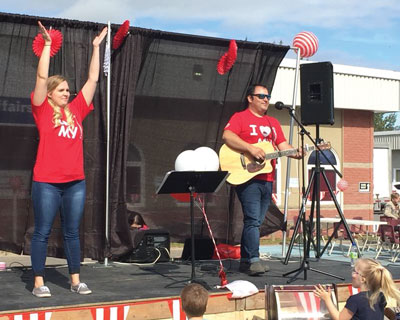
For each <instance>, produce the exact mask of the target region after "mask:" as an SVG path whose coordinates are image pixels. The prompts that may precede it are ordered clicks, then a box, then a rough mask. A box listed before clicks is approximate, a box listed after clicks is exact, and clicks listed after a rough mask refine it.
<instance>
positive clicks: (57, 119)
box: [47, 75, 74, 128]
mask: <svg viewBox="0 0 400 320" xmlns="http://www.w3.org/2000/svg"><path fill="white" fill-rule="evenodd" d="M64 81H67V79H66V78H65V77H63V76H61V75H54V76H51V77H49V78H48V79H47V93H49V92H52V91H54V90H55V89H56V88H57V87H58V85H59V84H60V83H61V82H64ZM48 102H49V104H50V106H51V107H52V108H53V120H52V121H53V123H54V128H57V127H59V126H60V125H61V119H62V113H61V107H59V106H57V105H56V104H55V103H54V102H53V100H51V98H48ZM64 112H65V116H66V118H67V123H68V125H69V126H71V127H72V128H73V127H74V115H73V114H72V112H71V110H69V107H68V105H66V106H65V107H64Z"/></svg>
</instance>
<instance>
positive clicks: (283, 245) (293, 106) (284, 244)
mask: <svg viewBox="0 0 400 320" xmlns="http://www.w3.org/2000/svg"><path fill="white" fill-rule="evenodd" d="M291 49H292V50H294V52H296V53H297V59H296V71H295V74H294V88H293V99H292V109H293V111H291V112H294V110H295V109H296V98H297V86H298V78H299V65H300V50H299V49H298V48H296V47H292V48H291ZM293 126H294V119H293V117H290V130H289V144H292V142H293ZM290 164H291V158H290V157H288V158H287V168H286V187H285V203H284V211H283V212H284V214H283V221H284V223H285V225H286V222H287V215H288V201H289V184H290ZM282 237H283V239H282V256H284V255H285V254H286V230H284V231H283V235H282Z"/></svg>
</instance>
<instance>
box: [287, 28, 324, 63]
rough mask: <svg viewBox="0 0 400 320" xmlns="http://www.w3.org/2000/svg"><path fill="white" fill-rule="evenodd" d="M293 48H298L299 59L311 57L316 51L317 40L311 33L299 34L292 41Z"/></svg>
mask: <svg viewBox="0 0 400 320" xmlns="http://www.w3.org/2000/svg"><path fill="white" fill-rule="evenodd" d="M293 47H296V48H299V50H300V57H302V58H307V57H311V56H312V55H314V54H315V53H316V52H317V50H318V38H317V37H316V36H315V35H314V34H313V33H312V32H309V31H303V32H300V33H299V34H297V35H296V36H295V37H294V39H293Z"/></svg>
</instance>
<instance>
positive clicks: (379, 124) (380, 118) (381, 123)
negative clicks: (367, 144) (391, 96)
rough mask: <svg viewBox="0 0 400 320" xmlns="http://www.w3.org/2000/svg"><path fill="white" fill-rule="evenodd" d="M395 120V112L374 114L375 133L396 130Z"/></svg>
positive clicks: (397, 127)
mask: <svg viewBox="0 0 400 320" xmlns="http://www.w3.org/2000/svg"><path fill="white" fill-rule="evenodd" d="M396 120H397V115H396V112H387V113H375V115H374V129H375V131H393V130H398V129H399V126H395V123H396Z"/></svg>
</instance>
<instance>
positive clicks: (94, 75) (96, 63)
mask: <svg viewBox="0 0 400 320" xmlns="http://www.w3.org/2000/svg"><path fill="white" fill-rule="evenodd" d="M106 35H107V27H104V29H103V30H102V31H101V32H100V34H99V35H98V36H97V37H96V38H94V40H93V53H92V58H91V60H90V66H89V76H88V80H87V81H86V83H85V84H84V86H83V88H82V94H83V97H84V98H85V100H86V103H87V105H89V104H91V103H92V100H93V96H94V93H95V91H96V86H97V82H98V80H99V73H100V44H101V43H102V42H103V40H104V38H105V36H106Z"/></svg>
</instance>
